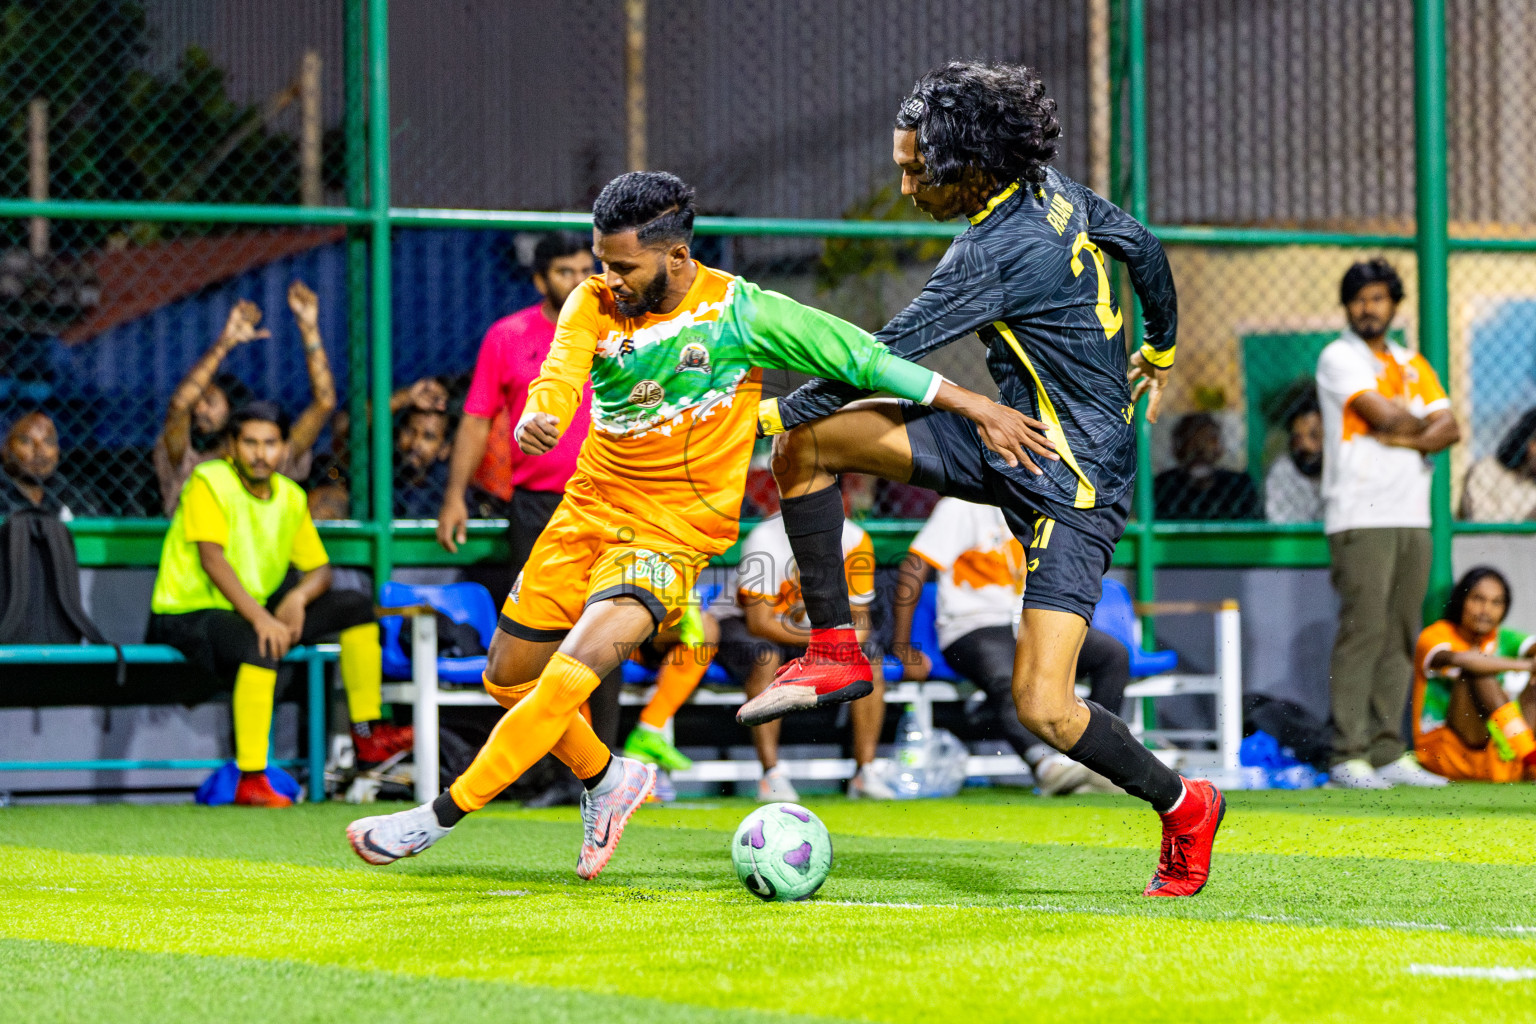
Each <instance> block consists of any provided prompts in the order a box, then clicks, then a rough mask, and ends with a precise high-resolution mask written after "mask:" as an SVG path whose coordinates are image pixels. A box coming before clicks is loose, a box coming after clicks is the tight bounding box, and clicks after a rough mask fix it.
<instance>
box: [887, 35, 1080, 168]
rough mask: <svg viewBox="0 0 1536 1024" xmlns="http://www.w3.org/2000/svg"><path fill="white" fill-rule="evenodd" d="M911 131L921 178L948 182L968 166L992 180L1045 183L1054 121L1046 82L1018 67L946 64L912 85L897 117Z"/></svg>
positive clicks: (898, 123)
mask: <svg viewBox="0 0 1536 1024" xmlns="http://www.w3.org/2000/svg"><path fill="white" fill-rule="evenodd" d="M896 127H897V128H900V129H902V130H904V131H915V132H917V144H918V149H919V150H920V151H921V153H922V155H923V164H924V166H925V167H926V169H927V174H928V180H929V181H931V182H932V183H933V184H935V185H950V184H953V183H954V182H956V181H959V180H960V175H961V174H962V173H963V172H964V171H965V169H966V168H967V167H974V168H976V169H977V170H978V171H981V172H982V173H984V174H988V175H990V176H991V177H992V178H994V179H995V180H997V181H998V182H1010V181H1017V180H1020V179H1022V180H1024V181H1029V182H1041V181H1044V180H1045V168H1046V166H1047V165H1048V164H1049V163H1050V162H1051V161H1052V160H1054V159H1055V158H1056V139H1057V138H1058V137H1060V135H1061V122H1060V121H1058V120H1056V101H1055V100H1053V99H1051V98H1050V97H1048V96H1046V95H1045V82H1044V81H1042V80H1041V78H1040V75H1039V73H1038V72H1036V71H1035V70H1034V69H1033V68H1027V67H1024V66H1023V65H1020V64H980V63H968V62H964V61H950V62H949V63H948V64H943V65H940V66H939V67H936V68H934V69H933V70H932V71H930V72H928V73H927V74H926V75H924V76H923V77H922V78H919V79H918V80H917V84H916V85H914V86H913V87H912V91H911V92H909V93H907V96H906V98H905V99H904V100H902V102H901V108H900V110H898V111H897V113H896Z"/></svg>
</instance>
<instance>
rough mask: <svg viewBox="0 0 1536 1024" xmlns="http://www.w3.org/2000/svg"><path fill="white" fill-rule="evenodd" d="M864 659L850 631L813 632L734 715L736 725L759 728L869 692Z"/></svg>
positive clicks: (869, 675) (871, 686) (870, 681)
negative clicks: (793, 713)
mask: <svg viewBox="0 0 1536 1024" xmlns="http://www.w3.org/2000/svg"><path fill="white" fill-rule="evenodd" d="M873 680H874V675H873V674H872V673H871V671H870V667H869V659H868V658H866V657H865V656H864V650H863V648H861V647H860V646H859V641H858V639H857V638H856V637H855V636H854V632H853V630H852V629H846V628H845V629H816V630H812V631H811V643H810V646H808V647H807V648H806V649H805V653H804V654H802V655H801V656H800V657H798V658H796V659H795V660H794V661H791V662H789V663H788V664H786V665H785V666H784V667H783V668H781V669H779V671H778V674H777V675H775V676H774V677H773V682H772V683H770V684H769V685H768V688H767V689H766V690H764V691H763V692H762V693H760V694H758V695H757V696H756V697H753V698H752V699H751V700H749V701H747V702H746V703H745V704H743V705H742V706H741V709H740V710H739V711H737V712H736V721H738V722H740V723H741V724H742V725H762V724H763V723H764V722H771V721H773V720H774V719H775V718H780V717H782V716H784V715H787V714H789V713H790V712H791V711H806V710H809V709H810V708H819V707H825V706H826V705H828V704H845V703H847V702H848V701H850V700H858V699H859V698H860V697H867V696H869V695H870V694H871V693H873V692H874V689H875V686H874V682H873Z"/></svg>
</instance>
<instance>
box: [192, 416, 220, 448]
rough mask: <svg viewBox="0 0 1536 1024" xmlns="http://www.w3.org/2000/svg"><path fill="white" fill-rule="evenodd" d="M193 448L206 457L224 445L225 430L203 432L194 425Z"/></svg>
mask: <svg viewBox="0 0 1536 1024" xmlns="http://www.w3.org/2000/svg"><path fill="white" fill-rule="evenodd" d="M191 440H192V448H193V450H194V451H196V452H198V453H199V454H202V455H206V454H207V453H208V452H211V451H213V450H214V449H215V448H217V447H218V446H219V445H221V444H223V443H224V430H223V428H220V429H218V430H210V431H202V430H198V429H197V424H195V423H194V424H193V425H192V438H191Z"/></svg>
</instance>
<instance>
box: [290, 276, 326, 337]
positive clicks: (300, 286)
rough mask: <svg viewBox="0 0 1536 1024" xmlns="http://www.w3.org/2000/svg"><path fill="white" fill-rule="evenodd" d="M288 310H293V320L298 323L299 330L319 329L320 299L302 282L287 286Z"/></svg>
mask: <svg viewBox="0 0 1536 1024" xmlns="http://www.w3.org/2000/svg"><path fill="white" fill-rule="evenodd" d="M288 308H289V309H291V310H293V318H294V319H295V320H297V321H298V322H299V330H301V331H315V330H319V329H320V299H319V297H318V296H316V295H315V293H314V292H313V291H311V290H310V287H309V285H307V284H305V283H304V282H303V281H295V282H293V283H292V284H290V285H289V286H288Z"/></svg>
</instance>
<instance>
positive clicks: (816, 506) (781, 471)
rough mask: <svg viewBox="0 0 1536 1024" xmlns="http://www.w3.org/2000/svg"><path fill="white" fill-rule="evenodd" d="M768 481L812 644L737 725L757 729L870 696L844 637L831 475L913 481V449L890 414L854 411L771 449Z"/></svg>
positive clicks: (849, 622) (865, 673) (857, 652)
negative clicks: (775, 489) (773, 486)
mask: <svg viewBox="0 0 1536 1024" xmlns="http://www.w3.org/2000/svg"><path fill="white" fill-rule="evenodd" d="M773 456H774V457H773V474H774V477H775V479H776V480H777V481H778V484H779V493H780V494H782V495H783V496H784V497H783V498H782V500H781V501H780V504H779V508H780V511H781V513H782V514H783V516H784V532H785V533H787V534H788V535H789V546H790V548H791V549H792V550H793V551H794V553H795V565H796V566H797V568H798V569H799V570H800V591H801V593H802V594H803V595H804V598H805V614H806V617H807V618H808V619H810V620H811V639H810V643H809V644H807V645H806V649H805V654H803V655H801V656H800V657H798V658H796V659H794V660H793V661H789V662H786V663H785V664H784V666H783V667H782V668H780V669H779V673H778V675H777V676H775V677H774V680H773V683H772V685H770V686H769V687H768V688H767V689H766V690H764V691H763V692H762V693H760V694H758V695H757V696H756V697H753V698H752V699H751V700H749V701H747V702H746V703H745V704H743V705H742V706H741V710H740V711H738V712H737V713H736V720H737V721H739V722H741V723H742V724H743V725H762V724H764V723H765V722H771V721H773V720H774V719H776V718H779V717H781V716H783V715H786V714H789V713H790V712H792V711H804V710H808V709H810V708H816V707H823V706H825V705H828V704H843V703H846V702H848V701H851V700H858V699H859V698H860V697H866V696H868V695H869V694H870V693H872V692H873V691H874V683H873V680H874V673H873V672H872V670H871V669H870V664H869V659H868V658H866V657H865V656H864V651H863V649H862V648H860V646H859V641H858V638H857V637H856V636H855V635H854V631H853V611H852V608H851V607H850V606H849V603H848V581H847V579H846V578H845V576H844V564H843V495H842V490H841V488H839V487H838V484H837V476H836V474H838V473H869V474H872V475H874V476H879V477H883V478H885V479H887V480H898V481H906V480H908V479H910V478H911V476H912V448H911V445H910V444H909V443H908V441H907V431H906V425H905V423H904V422H903V419H902V415H901V411H900V408H899V406H898V404H897V403H896V402H895V401H893V400H891V399H874V400H870V401H864V402H855V403H853V404H852V405H850V406H848V407H847V408H846V409H844V410H843V411H842V412H839V413H837V414H836V415H833V416H829V417H827V418H826V419H824V420H820V421H818V422H816V423H807V424H804V425H802V426H799V427H796V428H795V429H794V430H791V431H790V432H789V433H787V434H784V435H782V436H780V437H779V438H777V439H776V441H775V443H774V448H773Z"/></svg>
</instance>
